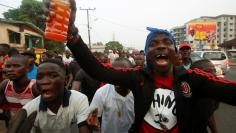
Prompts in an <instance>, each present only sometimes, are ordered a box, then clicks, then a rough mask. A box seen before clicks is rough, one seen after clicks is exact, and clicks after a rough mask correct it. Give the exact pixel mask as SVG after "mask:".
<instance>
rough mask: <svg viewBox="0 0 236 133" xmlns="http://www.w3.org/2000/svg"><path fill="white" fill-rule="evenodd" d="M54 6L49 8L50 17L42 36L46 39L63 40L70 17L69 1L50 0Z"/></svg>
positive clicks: (65, 36)
mask: <svg viewBox="0 0 236 133" xmlns="http://www.w3.org/2000/svg"><path fill="white" fill-rule="evenodd" d="M51 2H52V3H53V4H54V8H51V9H50V13H51V16H50V17H51V18H50V21H49V22H47V23H46V28H45V32H44V36H45V38H47V39H50V40H55V41H61V42H65V41H66V39H67V31H68V24H69V19H70V13H71V10H70V3H69V1H68V0H51Z"/></svg>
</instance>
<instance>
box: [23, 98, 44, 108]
mask: <svg viewBox="0 0 236 133" xmlns="http://www.w3.org/2000/svg"><path fill="white" fill-rule="evenodd" d="M40 98H41V96H38V97H36V98H34V99H33V100H31V101H29V102H28V103H27V104H25V105H24V106H23V108H24V109H26V110H38V107H39V104H40Z"/></svg>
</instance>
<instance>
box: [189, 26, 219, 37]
mask: <svg viewBox="0 0 236 133" xmlns="http://www.w3.org/2000/svg"><path fill="white" fill-rule="evenodd" d="M188 35H189V36H190V37H192V38H193V40H199V41H200V40H201V41H206V40H207V41H213V40H215V39H216V22H192V23H189V24H188Z"/></svg>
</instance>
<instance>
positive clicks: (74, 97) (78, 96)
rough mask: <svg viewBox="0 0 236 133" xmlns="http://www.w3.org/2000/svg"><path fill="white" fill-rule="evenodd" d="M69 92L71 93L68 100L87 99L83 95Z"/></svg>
mask: <svg viewBox="0 0 236 133" xmlns="http://www.w3.org/2000/svg"><path fill="white" fill-rule="evenodd" d="M70 91H71V96H70V99H72V100H82V99H86V98H87V96H86V95H84V94H83V93H81V92H78V91H76V90H70Z"/></svg>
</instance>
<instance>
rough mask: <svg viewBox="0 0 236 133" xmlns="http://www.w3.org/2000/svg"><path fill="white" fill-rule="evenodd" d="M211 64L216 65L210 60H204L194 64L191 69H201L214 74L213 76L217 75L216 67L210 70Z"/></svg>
mask: <svg viewBox="0 0 236 133" xmlns="http://www.w3.org/2000/svg"><path fill="white" fill-rule="evenodd" d="M209 64H212V65H213V66H214V64H213V63H212V62H211V61H210V60H208V59H202V60H198V61H196V62H194V63H193V64H192V65H191V67H190V69H193V68H198V69H201V70H203V71H206V72H209V73H212V74H216V68H215V67H214V69H211V70H210V69H209V66H208V65H209Z"/></svg>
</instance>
